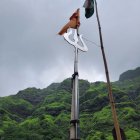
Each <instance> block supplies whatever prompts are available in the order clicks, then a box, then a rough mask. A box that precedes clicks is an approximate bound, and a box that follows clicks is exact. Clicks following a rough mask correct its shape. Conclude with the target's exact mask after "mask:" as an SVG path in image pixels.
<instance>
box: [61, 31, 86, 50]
mask: <svg viewBox="0 0 140 140" xmlns="http://www.w3.org/2000/svg"><path fill="white" fill-rule="evenodd" d="M74 30H75V31H74V36H73V39H74V41H72V40H70V38H69V36H70V35H71V34H72V29H70V31H69V32H67V33H64V35H63V36H64V38H65V40H66V41H67V42H68V43H69V44H71V45H73V46H74V47H76V48H77V49H79V50H81V51H83V52H87V51H88V48H87V46H86V44H85V43H84V41H83V38H82V35H80V36H79V39H80V41H81V43H82V46H80V45H79V44H78V40H79V39H78V36H77V30H76V29H74Z"/></svg>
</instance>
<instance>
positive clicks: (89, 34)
mask: <svg viewBox="0 0 140 140" xmlns="http://www.w3.org/2000/svg"><path fill="white" fill-rule="evenodd" d="M83 2H84V1H82V0H81V1H71V0H67V1H66V0H59V2H52V1H51V0H47V1H46V0H40V1H33V0H24V1H19V0H10V1H8V0H3V1H0V9H1V10H0V21H1V22H0V66H1V67H0V79H1V80H0V96H5V95H9V94H15V93H16V92H17V91H18V90H22V89H24V88H27V87H38V88H44V87H46V86H47V85H49V84H50V83H51V82H60V81H62V80H63V79H65V78H67V77H70V76H71V75H72V73H73V59H74V49H73V48H72V47H71V46H70V45H69V44H68V43H67V42H66V41H64V39H63V37H62V36H58V35H57V33H58V32H59V30H60V29H61V28H62V27H63V25H65V23H67V22H68V20H69V17H70V16H71V14H72V13H73V12H74V11H75V10H76V9H77V8H78V7H82V4H83ZM139 5H140V2H139V0H135V1H134V2H133V3H132V2H131V1H130V0H127V1H121V0H119V1H115V2H114V1H111V0H107V1H98V7H99V15H100V20H101V25H102V32H103V40H104V47H105V52H106V57H107V61H108V66H109V71H110V77H111V80H117V79H118V77H119V74H120V73H122V72H123V71H125V70H128V69H131V68H135V67H137V66H140V61H139V60H140V55H139V53H140V48H139V44H140V39H139V38H140V32H139V30H138V28H139V25H140V17H139V13H140V9H139ZM80 19H81V27H80V33H81V34H83V36H84V37H86V38H87V39H89V40H91V41H93V42H96V43H97V44H99V36H98V28H97V22H96V16H95V14H94V15H93V17H92V18H90V19H85V17H84V8H81V17H80ZM85 42H86V44H87V45H88V48H89V51H88V52H87V53H83V52H80V53H79V73H80V74H79V75H80V78H84V79H88V80H89V81H96V80H105V74H104V65H103V61H102V55H101V50H100V48H99V47H97V46H95V45H94V44H92V43H90V42H88V41H86V40H85Z"/></svg>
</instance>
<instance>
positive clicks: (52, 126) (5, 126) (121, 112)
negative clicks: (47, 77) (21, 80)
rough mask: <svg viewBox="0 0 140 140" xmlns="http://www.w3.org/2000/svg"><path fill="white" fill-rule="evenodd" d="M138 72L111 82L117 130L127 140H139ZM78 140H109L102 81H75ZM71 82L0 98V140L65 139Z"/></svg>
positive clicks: (109, 124)
mask: <svg viewBox="0 0 140 140" xmlns="http://www.w3.org/2000/svg"><path fill="white" fill-rule="evenodd" d="M138 70H139V69H136V70H133V71H132V70H131V71H127V72H125V73H123V74H122V75H121V76H120V80H119V81H117V82H113V83H112V89H113V95H114V98H115V101H116V108H117V114H118V120H119V123H120V127H121V128H122V129H123V130H124V132H125V135H126V138H127V140H140V73H139V72H138ZM79 87H80V88H79V90H80V135H81V140H113V137H112V129H113V128H114V126H113V120H112V113H111V108H110V105H109V99H108V93H107V87H106V83H105V82H95V83H89V82H88V81H85V80H80V81H79ZM70 110H71V79H66V80H64V81H63V82H62V83H53V84H51V85H50V86H48V87H47V88H45V89H36V88H27V89H25V90H23V91H19V92H18V93H17V94H16V95H12V96H8V97H1V98H0V139H1V140H68V139H69V127H70V123H69V122H70Z"/></svg>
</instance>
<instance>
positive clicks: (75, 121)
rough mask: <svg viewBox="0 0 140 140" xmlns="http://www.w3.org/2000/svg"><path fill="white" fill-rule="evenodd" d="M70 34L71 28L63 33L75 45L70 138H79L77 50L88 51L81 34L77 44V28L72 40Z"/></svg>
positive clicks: (75, 139) (73, 139) (76, 139)
mask: <svg viewBox="0 0 140 140" xmlns="http://www.w3.org/2000/svg"><path fill="white" fill-rule="evenodd" d="M70 35H72V29H70V31H69V32H68V33H65V34H64V38H65V40H66V41H67V42H68V43H69V44H71V45H73V46H74V47H75V60H74V74H73V75H72V104H71V121H70V124H71V126H70V140H80V128H79V84H78V50H81V51H83V52H86V51H88V48H87V46H86V45H85V43H84V41H83V39H82V35H80V36H79V39H80V41H81V45H79V39H78V35H77V30H76V29H74V36H73V40H71V39H70V38H69V37H70Z"/></svg>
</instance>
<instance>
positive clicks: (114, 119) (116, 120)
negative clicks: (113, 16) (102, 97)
mask: <svg viewBox="0 0 140 140" xmlns="http://www.w3.org/2000/svg"><path fill="white" fill-rule="evenodd" d="M95 7H96V17H97V22H98V28H99V36H100V45H101V46H100V47H101V51H102V56H103V62H104V67H105V73H106V79H107V88H108V96H109V101H110V105H111V110H112V116H113V121H114V127H115V130H116V135H117V140H122V138H121V134H120V127H119V123H118V119H117V113H116V108H115V102H114V98H113V94H112V88H111V83H110V78H109V72H108V66H107V61H106V57H105V52H104V46H103V39H102V32H101V25H100V20H99V16H98V9H97V2H96V0H95Z"/></svg>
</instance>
